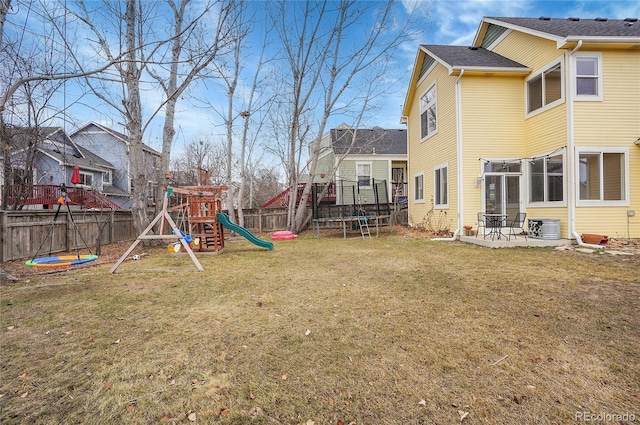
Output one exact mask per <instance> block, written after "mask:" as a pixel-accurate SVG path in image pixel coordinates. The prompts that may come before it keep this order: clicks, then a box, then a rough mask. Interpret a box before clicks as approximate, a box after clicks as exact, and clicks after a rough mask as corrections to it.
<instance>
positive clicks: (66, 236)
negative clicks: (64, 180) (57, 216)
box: [64, 205, 71, 252]
mask: <svg viewBox="0 0 640 425" xmlns="http://www.w3.org/2000/svg"><path fill="white" fill-rule="evenodd" d="M69 214H71V213H70V212H69V205H67V214H66V216H65V218H64V249H65V252H69V251H71V250H70V249H69V239H71V238H70V237H69Z"/></svg>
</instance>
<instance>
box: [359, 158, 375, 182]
mask: <svg viewBox="0 0 640 425" xmlns="http://www.w3.org/2000/svg"><path fill="white" fill-rule="evenodd" d="M372 164H373V162H372V161H356V182H358V184H359V183H360V174H358V167H359V166H360V165H368V166H369V184H368V185H366V186H360V187H362V188H365V189H366V188H371V187H372V186H371V181H372V180H373V165H372Z"/></svg>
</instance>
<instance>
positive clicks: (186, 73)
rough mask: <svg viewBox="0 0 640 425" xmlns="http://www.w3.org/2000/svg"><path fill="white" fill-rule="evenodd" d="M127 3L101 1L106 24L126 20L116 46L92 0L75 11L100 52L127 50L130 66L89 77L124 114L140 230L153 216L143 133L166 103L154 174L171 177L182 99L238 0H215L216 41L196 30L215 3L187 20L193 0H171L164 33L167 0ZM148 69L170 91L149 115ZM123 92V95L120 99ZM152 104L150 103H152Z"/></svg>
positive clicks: (205, 63) (213, 53)
mask: <svg viewBox="0 0 640 425" xmlns="http://www.w3.org/2000/svg"><path fill="white" fill-rule="evenodd" d="M124 3H125V6H126V7H125V10H124V12H123V11H121V9H120V7H119V5H120V3H119V2H111V1H105V2H103V3H102V5H101V13H102V14H104V15H105V16H103V19H102V21H103V22H102V23H103V24H104V23H105V22H107V21H108V22H111V23H114V24H116V27H115V28H116V30H117V29H118V28H120V22H124V28H123V30H122V31H121V33H123V34H124V40H122V39H121V38H120V34H118V33H116V34H115V37H116V38H118V40H117V41H118V42H119V44H118V43H117V42H116V43H115V45H114V46H112V44H114V43H113V42H112V43H110V42H109V41H110V40H111V37H112V35H111V34H110V33H109V31H108V30H107V29H105V28H99V27H98V25H97V23H96V22H94V21H92V19H91V18H92V16H93V14H92V13H91V12H90V11H89V10H88V8H87V3H85V2H84V1H82V0H80V1H79V3H78V10H77V11H75V14H76V16H77V17H79V18H80V20H81V21H82V22H83V23H84V24H85V25H86V26H87V27H88V28H89V29H90V30H91V32H92V33H93V34H94V35H95V37H96V40H97V41H96V52H97V53H98V54H100V55H104V56H106V57H107V58H111V57H113V56H115V54H114V53H112V51H117V52H119V51H122V50H126V61H125V63H126V66H116V67H115V70H116V72H117V75H116V77H115V78H114V77H113V76H109V75H102V76H101V78H100V79H95V80H89V79H87V80H86V83H87V85H88V86H89V87H90V88H91V91H92V93H93V94H94V95H95V96H97V97H98V98H99V99H101V100H102V101H103V102H105V103H106V104H107V105H109V106H111V107H112V108H114V109H115V110H117V111H118V112H119V114H120V115H121V116H122V117H123V119H124V124H125V128H126V130H127V133H128V137H129V143H130V158H131V169H132V176H131V179H132V182H133V192H134V193H133V195H134V198H133V205H132V212H133V216H134V225H135V227H136V230H138V231H142V229H144V227H146V223H147V221H148V218H147V216H146V210H145V207H146V199H145V197H146V191H147V182H148V181H149V180H150V178H149V177H150V176H148V175H147V174H148V171H147V170H146V168H145V158H144V153H143V150H142V146H143V144H142V140H143V136H144V133H145V131H146V129H147V128H148V126H149V125H150V122H151V120H153V118H154V116H155V115H156V114H157V113H158V112H159V111H160V110H163V109H164V111H165V124H164V129H163V154H162V156H163V157H162V165H161V167H160V169H159V175H157V176H153V177H154V178H157V179H159V180H161V181H164V182H165V183H166V181H165V177H164V176H165V174H166V173H167V172H168V171H169V158H170V153H171V144H172V141H173V137H174V134H175V131H174V128H173V127H174V119H175V112H176V104H177V101H178V99H179V98H180V96H181V95H182V94H183V93H184V92H185V91H186V90H187V88H188V87H189V85H190V84H191V83H192V82H193V81H194V80H195V79H196V78H197V77H198V76H199V75H200V73H201V72H203V71H204V70H206V68H207V66H208V65H209V64H210V63H211V61H213V59H214V58H215V57H216V55H217V54H219V52H220V49H221V46H222V45H223V44H224V40H225V39H226V35H225V32H224V31H223V30H226V28H227V26H228V25H229V22H227V18H229V17H230V16H231V12H232V10H233V7H232V6H233V5H234V3H233V1H221V2H218V3H216V4H217V5H218V6H220V7H218V8H216V9H215V12H216V13H215V16H216V19H220V21H219V24H218V26H217V29H216V32H215V35H214V37H213V42H212V45H210V44H209V42H210V41H211V39H210V38H209V37H204V38H201V39H200V40H201V42H196V41H197V40H199V38H198V37H196V36H194V34H196V33H197V34H198V35H202V34H201V33H198V31H200V30H201V29H202V26H199V23H200V22H201V21H200V20H204V19H205V18H207V19H208V18H212V16H211V15H214V14H213V13H212V12H213V11H214V8H213V6H212V4H211V3H207V4H205V5H204V8H203V9H201V12H200V13H198V14H196V15H195V16H194V17H193V18H192V19H190V20H189V21H188V22H185V19H186V14H187V12H188V11H192V9H191V8H190V7H189V5H190V4H191V2H190V0H182V1H181V2H180V3H179V4H177V3H176V2H175V1H173V0H167V5H168V7H169V9H170V10H171V11H172V14H171V19H172V21H171V27H170V28H171V30H170V31H169V34H166V35H165V36H163V35H160V36H158V34H157V32H159V28H164V25H162V26H160V25H158V23H159V22H160V19H162V20H164V18H165V16H164V15H163V14H162V12H163V11H164V10H160V9H161V7H162V3H153V2H151V3H149V2H140V1H137V0H125V1H124ZM194 4H195V3H194ZM107 18H108V19H107ZM212 19H213V18H212ZM210 22H211V21H209V23H210ZM206 24H207V22H203V25H206ZM123 44H124V49H123ZM116 49H117V50H116ZM144 75H151V76H152V77H153V78H154V79H155V81H156V82H157V83H158V84H159V85H160V86H161V87H162V89H163V92H164V95H165V97H164V99H163V100H162V101H161V102H160V104H156V105H152V108H151V111H152V112H151V113H150V114H149V115H148V118H147V119H146V121H145V120H144V118H145V117H144V116H143V109H142V103H141V92H140V84H141V82H142V78H143V76H144ZM114 82H115V83H116V84H118V83H119V84H121V87H122V89H121V91H120V94H119V95H116V96H114V95H113V94H114V93H116V94H117V93H118V92H117V91H114V90H113V87H112V85H113V83H114ZM119 96H120V97H121V99H124V101H123V100H119V99H118V97H119ZM148 109H150V108H149V107H148V105H147V110H148Z"/></svg>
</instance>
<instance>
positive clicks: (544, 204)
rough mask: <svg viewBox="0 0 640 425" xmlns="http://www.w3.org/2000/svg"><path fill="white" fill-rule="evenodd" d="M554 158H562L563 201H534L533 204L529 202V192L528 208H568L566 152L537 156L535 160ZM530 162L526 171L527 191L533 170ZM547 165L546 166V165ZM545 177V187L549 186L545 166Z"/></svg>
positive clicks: (545, 190)
mask: <svg viewBox="0 0 640 425" xmlns="http://www.w3.org/2000/svg"><path fill="white" fill-rule="evenodd" d="M554 156H562V201H534V202H531V201H529V191H528V190H527V208H529V207H531V208H554V207H566V206H567V156H566V154H565V152H564V151H562V153H554V154H551V152H549V153H546V154H541V155H535V156H534V158H539V159H540V160H541V161H542V160H545V161H546V158H547V157H554ZM529 162H530V160H527V161H526V169H525V170H524V171H525V175H526V181H527V189H529V186H530V185H531V169H530V168H529V167H531V164H529ZM545 165H546V164H545ZM544 176H545V182H544V184H545V186H546V184H547V179H546V178H547V169H546V166H545V170H544ZM544 192H545V193H546V192H547V188H546V187H545V188H544Z"/></svg>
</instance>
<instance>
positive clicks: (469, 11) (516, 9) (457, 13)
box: [377, 0, 640, 128]
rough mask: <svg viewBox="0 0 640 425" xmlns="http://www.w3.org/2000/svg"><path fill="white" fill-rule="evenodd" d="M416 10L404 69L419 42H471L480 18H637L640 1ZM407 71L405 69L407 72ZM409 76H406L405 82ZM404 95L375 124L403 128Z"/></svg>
mask: <svg viewBox="0 0 640 425" xmlns="http://www.w3.org/2000/svg"><path fill="white" fill-rule="evenodd" d="M405 3H406V4H407V5H409V4H411V3H412V2H411V1H410V0H407V1H406V2H405ZM418 10H419V13H420V14H421V16H422V17H423V19H424V28H423V34H422V35H421V38H420V39H419V40H415V42H414V43H405V44H404V45H403V48H402V49H401V50H402V55H403V58H402V59H400V58H399V62H401V61H403V62H404V63H405V64H406V66H407V70H410V69H411V68H412V67H413V64H414V60H415V57H416V53H417V49H418V46H419V45H420V44H444V45H470V44H471V43H472V42H473V39H474V37H475V35H476V31H477V30H478V27H479V25H480V21H481V20H482V18H483V17H489V16H493V17H526V18H538V17H540V16H548V17H551V18H563V19H566V18H568V17H579V18H581V19H593V18H596V17H606V18H610V19H624V18H628V17H634V18H637V17H640V2H639V1H627V0H611V1H590V0H583V1H570V0H528V1H522V0H468V1H464V0H462V1H461V0H428V1H425V0H419V1H418ZM407 70H405V72H408V71H407ZM408 78H409V75H407V77H406V78H405V81H407V80H408ZM405 94H406V86H404V87H403V88H402V90H400V92H397V95H396V96H394V98H393V99H390V100H389V102H388V104H389V111H388V113H385V114H381V116H383V117H385V118H384V122H380V123H379V124H377V125H379V126H381V127H393V128H402V126H400V125H399V124H398V122H399V119H400V111H401V107H402V104H403V102H404V96H405ZM394 112H395V115H394Z"/></svg>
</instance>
